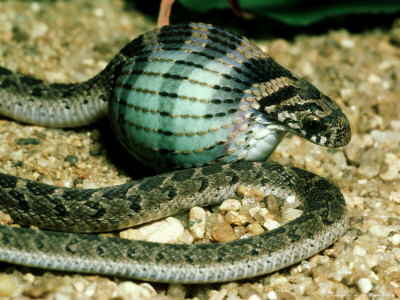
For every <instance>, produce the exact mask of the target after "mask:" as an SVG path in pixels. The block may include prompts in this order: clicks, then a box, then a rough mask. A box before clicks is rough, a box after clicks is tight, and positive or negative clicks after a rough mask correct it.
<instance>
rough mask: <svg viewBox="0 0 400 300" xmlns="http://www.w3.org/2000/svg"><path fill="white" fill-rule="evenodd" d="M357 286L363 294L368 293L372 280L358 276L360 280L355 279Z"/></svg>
mask: <svg viewBox="0 0 400 300" xmlns="http://www.w3.org/2000/svg"><path fill="white" fill-rule="evenodd" d="M357 286H358V289H359V290H360V291H361V293H363V294H368V293H369V292H370V291H371V290H372V282H371V280H369V279H368V278H360V280H359V281H357Z"/></svg>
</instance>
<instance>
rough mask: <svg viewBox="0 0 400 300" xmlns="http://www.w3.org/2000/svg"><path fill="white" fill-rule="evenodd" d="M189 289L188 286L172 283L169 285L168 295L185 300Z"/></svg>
mask: <svg viewBox="0 0 400 300" xmlns="http://www.w3.org/2000/svg"><path fill="white" fill-rule="evenodd" d="M187 288H188V286H187V285H182V284H178V283H171V284H170V285H168V290H167V295H168V296H169V297H172V298H178V299H183V298H185V295H186V291H187Z"/></svg>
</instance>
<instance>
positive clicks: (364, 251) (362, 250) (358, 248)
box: [353, 245, 367, 256]
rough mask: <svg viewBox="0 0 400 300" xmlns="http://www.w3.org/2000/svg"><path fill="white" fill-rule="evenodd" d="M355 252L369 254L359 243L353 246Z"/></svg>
mask: <svg viewBox="0 0 400 300" xmlns="http://www.w3.org/2000/svg"><path fill="white" fill-rule="evenodd" d="M353 254H354V255H358V256H366V255H367V250H365V249H364V248H361V247H360V246H358V245H355V246H354V248H353Z"/></svg>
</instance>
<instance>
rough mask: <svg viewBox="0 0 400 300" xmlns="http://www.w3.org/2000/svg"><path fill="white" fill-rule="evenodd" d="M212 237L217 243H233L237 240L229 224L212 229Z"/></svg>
mask: <svg viewBox="0 0 400 300" xmlns="http://www.w3.org/2000/svg"><path fill="white" fill-rule="evenodd" d="M211 237H212V238H213V240H214V241H216V242H222V243H224V242H231V241H233V240H235V239H236V235H235V232H234V231H233V228H232V227H231V226H230V225H229V224H228V223H220V224H215V225H214V226H212V228H211Z"/></svg>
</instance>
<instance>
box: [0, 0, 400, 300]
mask: <svg viewBox="0 0 400 300" xmlns="http://www.w3.org/2000/svg"><path fill="white" fill-rule="evenodd" d="M0 24H2V26H0V65H1V66H5V67H7V68H10V69H12V70H17V71H19V72H21V73H24V74H31V75H35V76H36V77H39V78H42V79H46V80H49V81H56V82H76V81H82V80H85V79H87V78H90V77H91V76H93V75H95V74H96V73H97V72H98V71H100V70H101V69H102V68H103V67H104V66H105V65H106V64H107V62H108V61H109V60H110V59H111V58H112V56H113V55H114V54H115V53H116V52H117V51H118V50H119V49H120V48H122V47H123V46H124V45H125V44H126V43H127V42H128V41H130V40H131V39H132V38H134V37H136V36H138V35H139V34H141V33H143V32H145V31H147V30H149V29H151V28H154V26H155V22H154V20H149V18H148V17H146V16H145V15H143V14H142V13H140V12H139V11H137V10H135V9H134V8H132V7H129V6H128V5H127V4H126V3H125V2H123V1H122V0H115V1H111V0H99V1H95V0H88V1H79V0H70V1H38V2H30V1H16V0H4V1H1V2H0ZM399 41H400V19H399V20H398V21H396V22H395V23H394V24H393V27H392V28H391V29H390V30H385V29H381V28H375V29H373V30H365V31H364V32H361V33H349V32H348V31H346V30H344V29H341V30H331V31H329V32H326V33H324V34H321V35H298V36H295V37H294V39H293V40H292V41H287V40H284V39H275V40H255V42H256V43H257V44H258V45H260V46H261V47H262V48H263V49H265V50H267V51H268V52H269V53H270V54H271V55H272V56H273V57H274V58H275V59H277V60H278V61H279V62H280V63H282V64H283V65H285V66H286V67H288V68H289V69H292V70H294V71H295V72H297V73H299V74H302V75H303V76H305V77H306V78H307V79H308V80H310V81H311V82H312V83H313V84H314V85H316V86H317V87H318V88H320V89H321V90H322V91H324V93H326V94H327V95H329V96H330V97H332V98H333V99H335V101H336V102H337V103H338V104H339V105H340V106H341V107H342V108H343V110H344V111H345V113H346V115H347V116H348V118H349V120H350V123H351V126H352V130H353V137H352V141H351V144H350V145H348V146H347V147H345V148H343V149H326V148H322V147H319V146H316V145H313V144H311V143H309V142H307V141H305V140H303V139H301V138H299V137H296V136H288V137H287V138H285V139H284V140H283V142H282V143H281V144H280V146H279V147H278V148H277V150H276V151H275V153H274V154H273V155H272V157H271V158H270V160H271V161H276V162H279V163H282V164H289V165H294V166H297V167H300V168H304V169H307V170H309V171H312V172H314V173H317V174H319V175H321V176H323V177H327V178H329V179H331V180H332V181H333V182H335V183H336V184H337V185H338V186H339V187H340V189H341V190H342V192H343V194H344V197H345V199H346V202H347V206H348V209H349V213H350V228H349V230H348V231H347V233H346V234H345V235H344V236H343V237H342V238H341V239H340V240H339V241H338V242H336V243H335V244H334V245H333V246H331V247H329V248H328V249H326V250H324V251H322V252H321V253H319V254H317V255H314V256H313V257H311V258H310V259H308V260H305V261H303V262H301V263H299V264H296V265H294V266H292V267H289V268H286V269H284V270H282V271H279V272H275V273H273V274H270V275H266V276H262V277H259V278H255V279H251V280H242V281H240V282H230V283H223V284H213V285H198V286H191V287H189V286H185V285H179V284H171V285H166V284H153V283H140V282H134V281H131V280H126V279H123V278H110V277H103V276H96V275H79V274H64V273H61V272H47V271H41V270H35V269H31V268H24V267H14V266H10V265H4V268H3V269H2V273H0V296H2V297H11V296H14V297H17V298H18V299H30V298H42V299H89V298H92V299H115V298H118V299H173V298H184V297H186V298H195V299H254V300H255V299H298V298H301V299H313V298H320V297H321V296H327V295H332V296H333V295H336V296H340V297H345V296H351V295H353V296H355V299H368V298H373V297H376V298H380V297H382V298H383V297H385V299H386V298H387V299H391V298H396V297H397V298H400V235H399V233H400V196H399V195H400V185H399V180H400V117H399V116H400V101H399V95H400V84H399V76H400V75H399V74H400V47H399ZM106 128H107V125H106V122H104V123H101V124H97V125H96V126H90V127H85V128H79V129H74V130H71V129H68V130H61V129H49V128H43V127H40V126H29V125H23V124H19V123H17V122H14V121H11V120H8V119H5V118H2V119H0V140H1V141H2V142H1V143H0V160H1V163H0V171H1V172H4V173H8V174H12V175H18V176H22V177H25V178H28V179H31V180H37V181H41V182H45V183H49V184H53V185H58V186H67V187H77V188H90V187H103V186H109V185H115V184H120V183H124V182H127V181H129V180H130V179H131V175H132V174H134V173H135V172H134V170H129V168H127V167H126V165H127V164H126V163H125V164H123V166H121V164H120V163H118V159H116V157H118V156H119V154H118V153H119V152H117V154H115V150H114V148H115V147H113V145H114V144H115V141H114V142H113V140H112V139H111V142H110V138H109V137H108V136H109V135H110V132H109V131H108V130H107V129H106ZM241 193H242V194H243V197H244V198H242V199H236V200H235V201H236V202H235V201H230V202H229V201H228V202H225V203H224V204H223V206H222V207H220V208H211V209H210V210H209V209H206V210H197V211H195V212H192V218H191V219H190V221H188V220H189V217H188V215H189V214H188V213H186V214H182V215H178V216H174V218H173V219H172V223H173V224H176V222H179V223H181V225H182V226H179V227H180V229H179V230H180V236H179V237H174V239H177V240H178V242H183V243H193V242H194V243H209V242H212V241H214V240H230V239H232V238H241V237H246V236H249V235H252V234H258V233H260V232H262V231H264V230H265V227H267V228H268V227H270V226H274V224H275V223H278V224H281V223H282V222H283V221H284V220H283V218H285V219H290V218H292V217H295V216H296V215H297V214H298V213H299V212H298V211H297V210H296V208H295V207H293V206H291V205H288V207H287V210H286V211H283V212H280V211H279V210H277V208H276V203H275V201H274V199H271V200H269V202H267V203H264V202H263V201H260V200H259V194H258V192H257V191H243V192H241ZM249 194H250V196H249ZM287 211H288V212H287ZM204 216H205V219H204ZM1 220H2V221H3V222H5V223H10V222H11V220H9V219H7V216H4V217H1ZM204 220H205V221H204ZM170 222H171V220H170ZM275 225H276V224H275ZM174 226H175V225H174ZM221 228H226V230H221ZM191 231H193V232H195V233H194V235H192V234H191ZM140 234H142V233H140ZM133 235H134V236H137V235H139V234H138V233H137V232H134V233H133Z"/></svg>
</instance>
